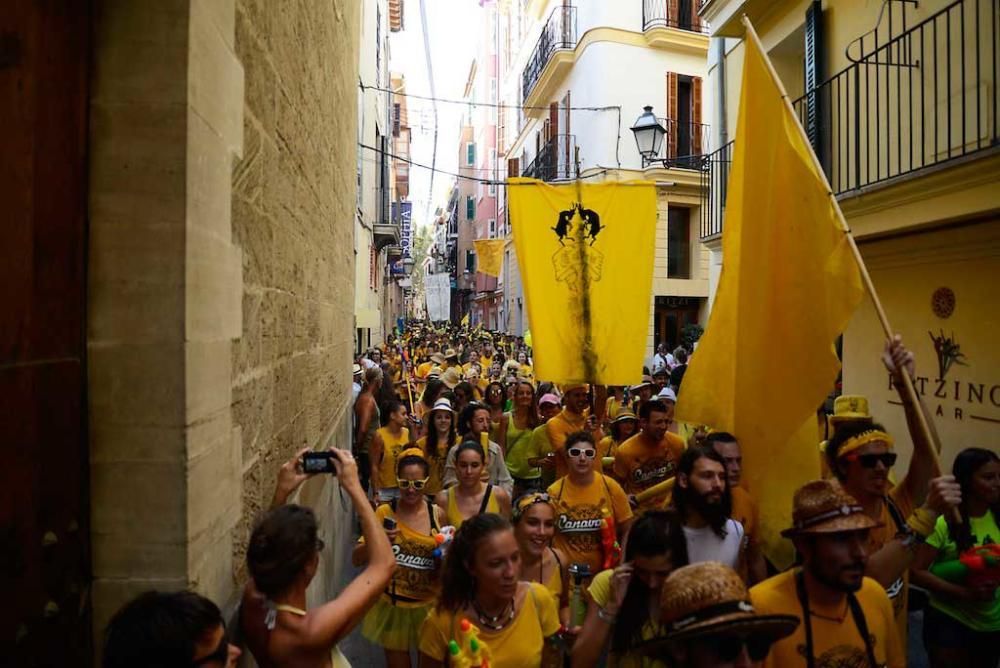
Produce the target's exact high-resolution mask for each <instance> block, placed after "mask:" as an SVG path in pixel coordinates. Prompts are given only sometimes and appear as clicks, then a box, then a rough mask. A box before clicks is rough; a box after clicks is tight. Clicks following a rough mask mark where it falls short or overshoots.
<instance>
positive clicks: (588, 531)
mask: <svg viewBox="0 0 1000 668" xmlns="http://www.w3.org/2000/svg"><path fill="white" fill-rule="evenodd" d="M602 478H603V480H602ZM548 493H549V496H551V497H552V499H553V503H554V505H555V508H556V535H555V538H554V539H553V541H552V544H553V546H554V547H556V548H559V549H561V550H562V551H563V552H564V553H565V554H566V557H567V559H568V561H569V563H570V564H587V565H589V566H590V572H591V574H596V573H597V572H598V571H600V570H601V565H602V564H603V561H604V555H603V553H602V552H601V523H602V521H603V519H604V517H605V516H606V515H610V516H611V517H614V520H615V526H616V527H617V526H618V525H620V524H621V523H622V522H625V521H628V520H629V519H631V518H632V509H631V508H630V507H629V503H628V497H627V496H626V495H625V492H624V490H622V488H621V485H619V484H618V483H617V482H615V480H614V479H612V478H609V477H608V476H602V475H601V474H599V473H595V474H594V480H593V482H592V483H591V484H590V485H589V486H587V487H578V486H576V485H574V484H573V483H572V482H571V481H570V479H569V478H568V477H565V478H560V479H559V480H556V481H555V482H554V483H552V485H550V486H549V489H548Z"/></svg>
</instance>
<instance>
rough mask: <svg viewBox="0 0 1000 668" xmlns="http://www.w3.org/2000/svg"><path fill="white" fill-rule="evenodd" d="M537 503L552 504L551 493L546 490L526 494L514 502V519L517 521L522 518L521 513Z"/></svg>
mask: <svg viewBox="0 0 1000 668" xmlns="http://www.w3.org/2000/svg"><path fill="white" fill-rule="evenodd" d="M536 503H544V504H546V505H552V501H551V499H549V495H548V494H547V493H545V492H535V493H534V494H525V495H524V496H522V497H521V498H519V499H518V500H517V502H516V503H515V504H514V512H513V515H514V521H515V522H516V521H517V520H518V519H520V517H521V515H522V514H523V513H524V511H525V510H527V509H528V508H529V507H531V506H533V505H535V504H536Z"/></svg>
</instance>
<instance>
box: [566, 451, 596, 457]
mask: <svg viewBox="0 0 1000 668" xmlns="http://www.w3.org/2000/svg"><path fill="white" fill-rule="evenodd" d="M568 452H569V456H570V457H580V456H583V457H586V458H587V459H593V458H594V455H596V454H597V450H594V449H592V448H586V449H584V448H570V449H569V450H568Z"/></svg>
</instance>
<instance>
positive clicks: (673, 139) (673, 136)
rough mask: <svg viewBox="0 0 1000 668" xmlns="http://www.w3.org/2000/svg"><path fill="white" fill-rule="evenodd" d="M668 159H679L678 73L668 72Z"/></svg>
mask: <svg viewBox="0 0 1000 668" xmlns="http://www.w3.org/2000/svg"><path fill="white" fill-rule="evenodd" d="M666 110H667V154H666V157H667V158H676V157H677V73H676V72H667V105H666Z"/></svg>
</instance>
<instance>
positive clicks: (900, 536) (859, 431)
mask: <svg viewBox="0 0 1000 668" xmlns="http://www.w3.org/2000/svg"><path fill="white" fill-rule="evenodd" d="M882 361H883V363H884V364H885V366H886V369H888V371H889V372H890V373H891V374H892V376H893V382H894V384H895V386H896V387H897V388H901V387H902V386H903V381H902V377H901V376H900V373H901V372H902V371H903V370H905V372H906V373H909V374H910V376H911V378H912V377H913V376H914V375H915V370H914V361H913V354H912V353H910V352H909V351H908V350H907V349H906V347H905V346H903V343H902V339H901V338H900V337H899V336H898V335H897V336H896V337H895V338H894V339H893V340H892V341H891V342H888V343H887V344H886V348H885V352H884V353H883V355H882ZM899 397H900V401H901V402H902V403H903V407H904V410H905V411H906V416H907V423H908V424H909V425H911V428H910V437H911V440H912V441H913V454H912V457H911V459H910V466H909V468H908V469H907V471H906V475H904V476H903V478H902V479H901V480H900V482H899V484H898V485H892V484H891V483H890V480H889V473H890V470H891V469H892V466H893V464H894V463H895V462H896V453H895V452H893V447H894V439H893V438H892V436H891V435H890V434H888V433H887V432H886V430H885V429H884V428H883V427H882V426H881V425H879V424H877V423H874V422H867V423H866V422H864V421H855V422H854V423H852V424H843V425H838V428H837V431H836V433H835V434H834V436H833V438H831V439H830V441H829V442H828V443H827V446H826V457H827V463H828V465H829V467H830V470H831V471H832V472H833V474H834V476H835V477H836V479H837V480H838V481H839V482H840V484H841V486H842V487H843V488H844V490H845V491H846V492H847V493H848V494H850V495H851V496H852V497H854V498H855V499H857V501H858V503H860V504H861V506H862V507H863V508H864V510H865V513H866V514H867V515H868V516H869V517H870V518H871V519H873V520H875V521H877V522H878V528H876V529H873V530H872V531H871V532H870V533H869V542H868V546H867V547H868V555H869V560H868V570H867V571H866V572H867V575H868V576H870V577H872V578H874V579H875V580H877V581H878V582H879V583H881V585H882V586H883V587H884V588H885V590H886V592H887V593H888V594H889V598H890V599H891V600H892V604H893V609H894V610H895V615H896V625H897V627H898V629H899V635H900V637H902V638H905V637H906V636H907V607H908V606H907V600H908V597H909V568H910V564H911V563H912V562H913V559H914V556H915V555H916V550H917V547H918V546H919V544H920V543H921V542H922V541H923V539H924V538H925V537H926V536H928V535H929V534H930V533H931V532H932V531H933V529H934V523H935V522H936V521H937V518H938V516H939V515H941V514H943V513H946V512H947V511H948V510H949V508H950V507H952V506H957V505H958V504H959V502H960V501H961V490H960V487H959V485H958V483H956V482H955V478H954V476H950V475H946V476H941V475H940V471H938V470H937V469H938V466H937V458H936V456H935V454H934V450H933V445H932V444H931V442H930V441H929V440H928V439H927V438H924V437H923V435H922V432H921V430H920V429H919V428H916V427H915V423H916V411H918V410H919V407H917V406H916V405H914V404H913V403H912V402H911V401H910V400H909V398H908V396H907V394H906V393H905V392H903V391H900V393H899ZM935 475H936V476H937V477H935Z"/></svg>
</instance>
